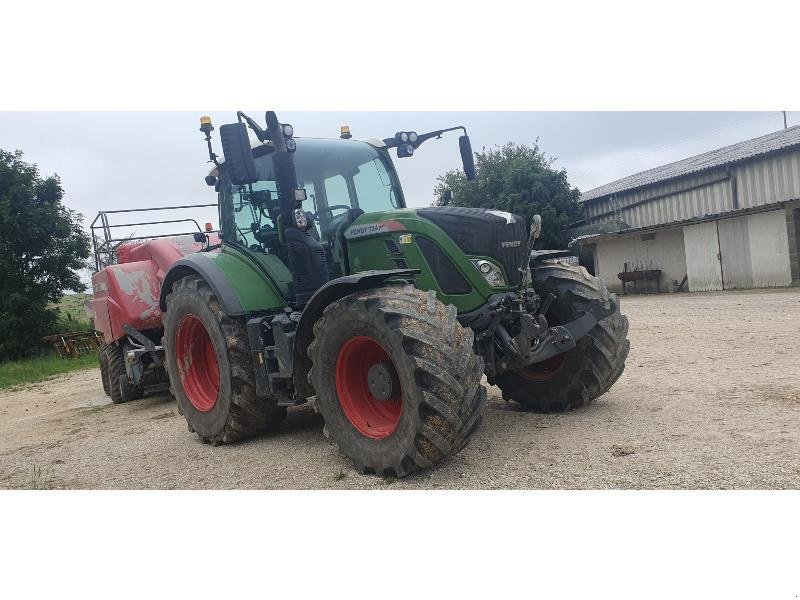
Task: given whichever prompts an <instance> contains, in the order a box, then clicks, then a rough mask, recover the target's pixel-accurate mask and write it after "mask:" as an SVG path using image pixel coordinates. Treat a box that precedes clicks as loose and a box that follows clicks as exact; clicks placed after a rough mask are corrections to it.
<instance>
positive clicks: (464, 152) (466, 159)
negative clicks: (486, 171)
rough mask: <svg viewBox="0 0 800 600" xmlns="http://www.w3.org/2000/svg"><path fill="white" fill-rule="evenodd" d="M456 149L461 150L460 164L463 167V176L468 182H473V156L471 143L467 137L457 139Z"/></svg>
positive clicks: (474, 176)
mask: <svg viewBox="0 0 800 600" xmlns="http://www.w3.org/2000/svg"><path fill="white" fill-rule="evenodd" d="M458 148H459V149H460V150H461V162H462V164H463V165H464V174H465V175H466V176H467V180H468V181H475V178H476V175H475V156H474V155H473V154H472V143H471V142H470V141H469V136H468V135H462V136H461V137H459V138H458Z"/></svg>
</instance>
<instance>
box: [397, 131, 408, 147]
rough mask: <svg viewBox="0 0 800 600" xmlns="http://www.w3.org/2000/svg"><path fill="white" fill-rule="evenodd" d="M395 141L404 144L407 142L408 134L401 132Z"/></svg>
mask: <svg viewBox="0 0 800 600" xmlns="http://www.w3.org/2000/svg"><path fill="white" fill-rule="evenodd" d="M397 139H398V140H400V141H401V142H403V143H404V144H405V143H406V142H407V141H408V134H407V133H406V132H405V131H401V132H399V133H398V134H397Z"/></svg>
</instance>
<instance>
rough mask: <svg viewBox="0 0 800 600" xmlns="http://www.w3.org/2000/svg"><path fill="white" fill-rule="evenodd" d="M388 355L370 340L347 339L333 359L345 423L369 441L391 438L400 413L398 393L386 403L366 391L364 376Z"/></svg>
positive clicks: (401, 408)
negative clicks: (334, 360) (369, 439)
mask: <svg viewBox="0 0 800 600" xmlns="http://www.w3.org/2000/svg"><path fill="white" fill-rule="evenodd" d="M387 360H389V355H388V354H387V353H386V350H384V349H383V347H382V346H381V345H380V344H379V343H378V342H376V341H375V340H373V339H372V338H371V337H367V336H358V337H354V338H350V339H349V340H347V341H346V342H345V343H344V344H343V345H342V347H341V348H340V349H339V355H338V356H337V357H336V395H337V396H339V404H340V406H341V407H342V411H344V414H345V416H346V417H347V420H348V421H350V423H351V424H352V425H353V427H355V428H356V429H357V430H358V431H359V432H360V433H362V434H363V435H365V436H366V437H368V438H371V439H374V440H379V439H383V438H385V437H387V436H389V435H391V434H392V433H393V432H394V430H395V429H397V424H398V423H399V422H400V414H401V413H402V410H403V399H402V394H401V390H396V391H395V392H394V395H393V396H392V397H391V398H389V399H388V400H377V399H376V398H375V397H373V395H372V394H371V393H370V391H369V383H368V381H367V373H368V371H369V368H370V367H371V366H373V365H375V364H378V363H382V362H386V361H387Z"/></svg>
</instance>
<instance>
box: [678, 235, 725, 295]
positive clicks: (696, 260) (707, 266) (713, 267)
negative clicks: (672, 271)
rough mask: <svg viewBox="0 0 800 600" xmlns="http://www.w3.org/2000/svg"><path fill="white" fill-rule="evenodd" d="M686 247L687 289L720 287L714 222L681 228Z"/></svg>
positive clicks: (696, 290) (694, 290)
mask: <svg viewBox="0 0 800 600" xmlns="http://www.w3.org/2000/svg"><path fill="white" fill-rule="evenodd" d="M683 244H684V247H685V248H686V275H687V277H688V279H689V291H692V292H710V291H713V290H721V289H722V270H721V269H720V256H719V241H718V238H717V224H716V223H715V222H713V221H712V222H710V223H699V224H697V225H687V226H686V227H684V228H683Z"/></svg>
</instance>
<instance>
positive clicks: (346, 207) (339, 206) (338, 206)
mask: <svg viewBox="0 0 800 600" xmlns="http://www.w3.org/2000/svg"><path fill="white" fill-rule="evenodd" d="M350 208H351V207H350V206H349V205H347V204H334V205H332V206H329V207H328V208H325V209H323V210H318V211H317V212H315V213H314V220H315V221H317V222H319V213H321V212H327V213H328V214H329V215H330V217H331V218H330V220H331V221H333V220H334V219H336V218H337V217H334V216H333V211H334V210H350ZM339 216H340V217H342V216H344V215H339Z"/></svg>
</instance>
